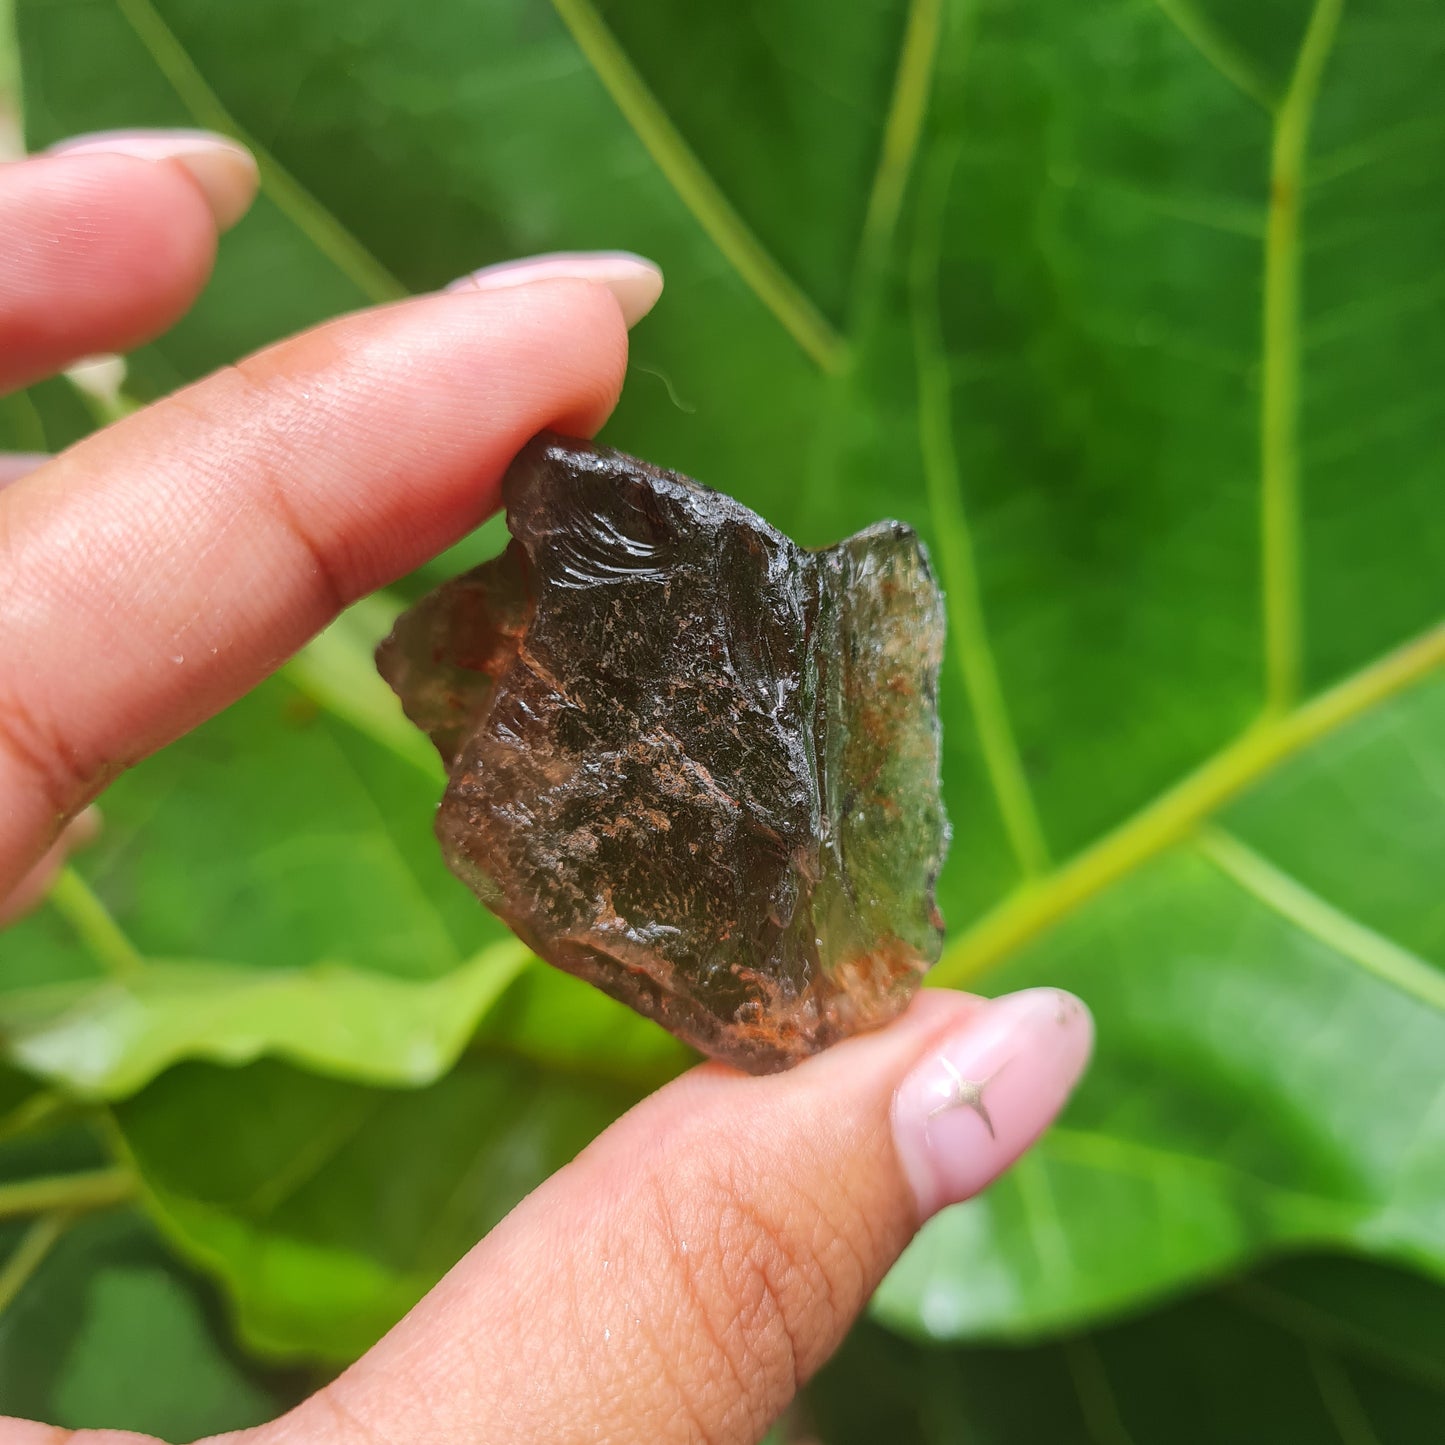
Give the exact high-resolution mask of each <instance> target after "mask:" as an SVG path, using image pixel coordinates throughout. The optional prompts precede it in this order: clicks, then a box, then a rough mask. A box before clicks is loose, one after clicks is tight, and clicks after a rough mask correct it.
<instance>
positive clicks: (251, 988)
mask: <svg viewBox="0 0 1445 1445" xmlns="http://www.w3.org/2000/svg"><path fill="white" fill-rule="evenodd" d="M526 963H527V953H526V951H525V950H524V949H523V948H522V946H521V945H520V944H506V943H501V944H496V945H494V946H493V947H492V948H490V949H487V950H485V951H484V952H483V953H481V954H480V955H479V956H478V957H477V958H475V959H473V960H471V961H470V962H468V963H465V964H463V965H462V966H461V967H459V968H456V969H454V970H452V972H451V973H448V974H445V975H443V976H442V977H441V978H438V979H435V980H431V981H427V982H415V981H411V980H403V979H395V978H388V977H387V976H386V975H384V974H374V973H363V972H361V971H359V970H357V969H352V968H347V967H346V966H344V965H341V964H331V963H320V964H316V965H314V966H313V967H311V968H306V969H294V970H286V971H276V970H258V969H247V968H238V967H236V966H235V965H227V964H205V963H180V962H175V963H159V962H157V963H148V964H145V965H144V966H143V967H142V968H141V969H140V970H139V971H138V973H137V974H136V976H135V977H134V978H133V979H124V980H122V979H116V980H104V981H99V982H90V981H88V980H87V981H83V982H79V981H78V982H72V983H64V984H53V985H50V986H48V987H41V988H33V989H28V990H23V991H15V992H12V993H10V994H6V995H0V1031H3V1033H4V1036H5V1049H6V1053H7V1055H8V1057H9V1058H10V1060H11V1061H12V1062H13V1063H14V1064H16V1065H17V1066H19V1067H20V1068H23V1069H26V1070H28V1071H29V1072H30V1073H31V1074H33V1075H34V1076H35V1077H37V1078H42V1079H47V1080H50V1081H53V1082H55V1083H57V1084H63V1085H64V1086H65V1087H66V1088H67V1089H68V1090H69V1091H71V1092H72V1093H75V1094H78V1095H80V1096H82V1097H93V1098H123V1097H125V1096H126V1095H128V1094H131V1093H134V1092H135V1091H136V1090H137V1089H138V1088H140V1087H142V1086H143V1085H144V1084H146V1083H147V1082H149V1081H150V1080H151V1079H152V1078H154V1077H155V1076H156V1075H157V1074H159V1073H160V1072H161V1071H162V1070H163V1069H166V1068H168V1067H169V1066H170V1065H171V1064H173V1063H175V1062H176V1061H177V1060H180V1059H187V1058H204V1059H214V1060H216V1061H218V1062H221V1063H228V1064H240V1063H247V1062H249V1061H251V1060H252V1059H255V1058H258V1057H260V1056H261V1055H262V1054H276V1055H279V1056H281V1057H284V1058H287V1059H291V1060H293V1061H295V1062H296V1063H299V1064H303V1065H306V1066H307V1067H309V1068H312V1069H315V1070H317V1071H318V1072H321V1073H330V1074H341V1075H344V1076H347V1077H350V1078H356V1079H367V1080H370V1081H371V1082H373V1083H378V1084H393V1085H397V1084H426V1083H430V1082H431V1081H432V1080H433V1079H436V1078H438V1077H439V1076H440V1075H441V1074H442V1073H444V1072H445V1071H446V1070H447V1069H449V1068H450V1067H451V1066H452V1064H453V1063H455V1062H456V1059H457V1056H458V1055H459V1054H460V1053H461V1051H462V1049H463V1047H464V1046H465V1045H466V1042H467V1039H468V1038H469V1037H470V1036H471V1033H472V1031H473V1030H474V1029H475V1027H476V1024H477V1020H478V1019H480V1018H481V1016H482V1015H483V1014H484V1013H485V1012H486V1010H487V1009H488V1008H489V1007H490V1006H491V1005H492V1003H493V1002H494V1001H495V1000H496V999H497V998H498V997H499V996H500V995H501V993H502V992H503V990H504V989H506V988H507V986H508V985H509V984H510V983H511V982H512V981H513V980H514V979H515V978H516V977H517V975H518V973H519V972H520V971H521V970H522V969H523V968H524V967H525V966H526Z"/></svg>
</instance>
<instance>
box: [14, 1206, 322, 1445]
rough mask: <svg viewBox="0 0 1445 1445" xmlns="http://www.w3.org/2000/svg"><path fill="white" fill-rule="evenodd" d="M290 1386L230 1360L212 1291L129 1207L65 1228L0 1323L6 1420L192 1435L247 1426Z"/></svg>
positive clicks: (297, 1389) (296, 1385) (275, 1409)
mask: <svg viewBox="0 0 1445 1445" xmlns="http://www.w3.org/2000/svg"><path fill="white" fill-rule="evenodd" d="M8 1232H10V1233H17V1237H18V1238H20V1239H23V1238H24V1235H23V1234H19V1233H18V1232H17V1231H8ZM12 1257H13V1255H12ZM301 1386H302V1382H300V1381H299V1380H292V1379H290V1378H287V1377H283V1376H280V1375H277V1374H276V1373H275V1372H263V1371H261V1370H258V1369H257V1368H256V1366H255V1365H254V1364H252V1363H250V1362H248V1361H246V1360H245V1359H244V1358H243V1357H242V1356H241V1355H240V1352H239V1351H238V1350H237V1348H236V1346H235V1345H234V1343H233V1342H232V1341H231V1340H230V1338H229V1336H228V1330H227V1327H226V1324H225V1321H224V1318H223V1316H222V1311H221V1308H220V1304H219V1301H218V1300H217V1299H216V1298H215V1290H214V1286H212V1285H209V1284H208V1282H207V1281H205V1280H203V1279H201V1278H198V1277H197V1276H195V1275H194V1274H191V1273H190V1272H189V1271H187V1270H185V1269H183V1268H182V1267H181V1266H179V1265H178V1264H177V1263H176V1261H175V1259H174V1257H173V1256H172V1255H170V1254H169V1253H168V1251H167V1250H166V1249H165V1246H164V1243H163V1241H161V1240H160V1239H158V1238H157V1236H156V1234H155V1231H154V1229H153V1228H152V1227H151V1226H150V1225H149V1224H147V1223H146V1222H145V1221H144V1220H142V1219H141V1217H140V1216H139V1215H137V1214H136V1213H135V1212H134V1211H129V1212H127V1213H125V1214H120V1215H102V1216H97V1217H95V1218H91V1219H86V1220H83V1221H81V1222H80V1223H78V1224H76V1225H75V1226H73V1227H72V1228H71V1229H70V1230H69V1231H68V1232H67V1233H65V1234H64V1235H63V1236H62V1237H61V1238H60V1239H59V1240H58V1241H57V1242H56V1243H55V1245H54V1247H53V1248H52V1250H51V1251H50V1253H49V1255H48V1256H47V1258H46V1259H45V1260H44V1262H43V1263H42V1264H41V1265H40V1266H39V1268H38V1269H37V1270H36V1272H35V1274H34V1275H32V1276H31V1278H30V1279H29V1280H28V1282H27V1283H26V1285H25V1287H24V1288H23V1289H22V1290H21V1291H20V1293H19V1294H18V1295H17V1296H16V1297H15V1299H14V1300H13V1301H12V1302H10V1304H9V1306H8V1308H7V1309H6V1310H5V1312H4V1314H3V1316H0V1412H3V1413H4V1414H6V1415H19V1416H23V1417H26V1418H29V1419H34V1420H44V1421H46V1422H47V1423H48V1424H53V1425H60V1426H63V1427H65V1428H67V1429H71V1430H79V1429H86V1428H106V1429H121V1430H138V1431H144V1432H147V1433H149V1434H154V1435H157V1436H159V1437H160V1438H161V1439H164V1440H193V1439H195V1438H197V1437H198V1436H201V1435H210V1434H214V1433H219V1432H221V1431H224V1430H241V1429H245V1428H246V1427H247V1426H251V1425H259V1424H260V1423H261V1422H262V1421H264V1420H269V1419H271V1418H272V1417H273V1416H275V1415H278V1414H280V1413H281V1412H282V1411H283V1410H284V1409H285V1408H286V1407H287V1406H288V1405H291V1404H293V1403H295V1401H296V1399H297V1398H298V1397H299V1395H300V1394H301V1393H304V1391H303V1389H302V1387H301Z"/></svg>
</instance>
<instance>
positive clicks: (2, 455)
mask: <svg viewBox="0 0 1445 1445" xmlns="http://www.w3.org/2000/svg"><path fill="white" fill-rule="evenodd" d="M49 460H50V458H49V457H48V456H46V454H45V453H44V452H0V488H4V487H8V486H9V485H10V483H11V482H18V481H19V480H20V478H21V477H28V476H29V475H30V473H31V472H33V471H37V470H39V468H41V467H43V466H44V465H45V463H46V462H48V461H49Z"/></svg>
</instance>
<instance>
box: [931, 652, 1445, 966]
mask: <svg viewBox="0 0 1445 1445" xmlns="http://www.w3.org/2000/svg"><path fill="white" fill-rule="evenodd" d="M1441 666H1445V624H1442V625H1440V626H1437V627H1435V628H1433V629H1432V630H1431V631H1429V632H1426V633H1425V634H1423V635H1422V636H1420V637H1417V638H1415V639H1414V640H1413V641H1412V642H1408V643H1406V644H1405V645H1404V646H1403V647H1401V648H1398V649H1397V650H1396V651H1394V652H1392V653H1389V654H1388V655H1387V656H1385V657H1383V658H1381V659H1380V661H1379V662H1376V663H1374V664H1373V665H1372V666H1370V667H1367V668H1365V669H1364V670H1363V671H1360V672H1357V673H1355V674H1354V675H1353V676H1352V677H1349V678H1346V679H1345V681H1344V682H1342V683H1340V684H1339V685H1338V686H1336V687H1333V688H1331V689H1330V690H1329V691H1328V692H1324V693H1321V694H1320V695H1319V696H1318V697H1315V698H1312V699H1311V700H1310V701H1309V702H1307V703H1305V704H1304V705H1303V706H1302V707H1299V708H1296V709H1295V711H1293V712H1291V713H1286V714H1285V715H1284V716H1282V717H1278V718H1275V719H1272V720H1270V721H1267V722H1263V723H1260V724H1259V725H1258V726H1256V727H1254V728H1252V729H1251V730H1250V731H1249V732H1247V733H1245V734H1244V735H1243V736H1242V737H1240V738H1239V739H1238V740H1237V741H1236V742H1234V743H1232V744H1231V745H1230V746H1229V747H1227V748H1225V749H1223V750H1222V751H1221V752H1219V753H1216V754H1215V756H1214V757H1212V758H1211V759H1210V760H1209V761H1208V762H1207V763H1205V764H1204V765H1203V766H1202V767H1201V768H1199V769H1198V770H1197V771H1195V772H1193V773H1191V774H1190V775H1189V776H1188V777H1186V778H1185V779H1183V781H1181V782H1179V783H1178V784H1176V785H1175V786H1174V787H1173V788H1171V789H1169V790H1168V791H1167V792H1166V793H1163V794H1162V795H1161V796H1159V797H1158V798H1156V799H1155V800H1154V801H1153V802H1152V803H1150V804H1148V805H1147V806H1145V807H1144V808H1142V809H1140V811H1139V812H1137V813H1135V814H1134V816H1133V817H1132V818H1131V819H1129V821H1128V822H1127V823H1124V824H1123V825H1121V826H1120V827H1119V828H1116V829H1115V830H1114V831H1113V832H1112V833H1108V834H1106V835H1105V836H1104V837H1102V838H1101V839H1099V841H1098V842H1097V843H1095V844H1093V845H1092V846H1091V847H1089V848H1086V849H1085V850H1084V851H1083V852H1082V853H1078V854H1076V855H1075V856H1074V857H1073V858H1071V859H1070V860H1069V861H1068V862H1067V863H1064V864H1063V865H1061V866H1060V867H1058V868H1056V869H1055V870H1054V872H1053V873H1052V874H1050V875H1049V876H1048V877H1047V878H1045V879H1043V880H1041V881H1040V882H1038V883H1035V884H1032V885H1025V886H1024V887H1023V888H1020V889H1019V890H1018V891H1017V892H1016V893H1014V894H1013V895H1012V896H1011V897H1009V898H1006V899H1005V900H1004V901H1003V902H1002V903H1000V904H999V905H998V907H996V908H995V909H993V910H992V911H991V912H989V913H987V914H985V915H984V916H983V918H981V919H980V920H979V921H978V922H977V923H976V924H974V926H973V927H972V928H970V929H969V930H968V932H967V933H965V934H964V935H963V936H962V937H961V938H960V939H959V940H958V942H957V943H955V944H954V945H953V946H952V947H951V948H950V949H949V950H948V951H947V952H946V953H945V954H944V956H943V961H942V962H941V963H940V964H939V965H938V967H937V968H936V969H935V970H934V982H936V983H939V984H945V985H951V986H954V987H960V986H962V985H963V984H964V983H966V982H969V981H971V980H974V979H976V978H977V977H978V976H979V975H980V974H982V973H984V972H986V971H987V970H988V969H990V968H992V967H993V966H994V965H995V964H997V963H999V962H1001V961H1002V960H1003V959H1005V958H1007V957H1008V956H1009V955H1010V954H1012V953H1013V952H1014V951H1015V950H1016V949H1018V948H1021V947H1022V946H1023V945H1024V944H1026V943H1028V942H1030V941H1031V940H1032V939H1034V938H1036V937H1038V935H1039V934H1041V933H1043V932H1045V931H1046V930H1047V929H1049V928H1051V927H1052V926H1053V925H1054V924H1056V923H1058V922H1059V921H1060V920H1062V919H1064V918H1066V917H1068V915H1069V914H1071V913H1073V912H1074V911H1075V910H1076V909H1078V908H1080V907H1082V906H1083V905H1084V904H1085V903H1087V902H1088V901H1089V900H1090V899H1091V898H1093V897H1095V896H1096V895H1097V894H1098V893H1100V892H1101V891H1102V890H1103V889H1105V888H1106V887H1108V886H1109V885H1110V884H1112V883H1115V882H1117V881H1118V880H1119V879H1120V878H1123V877H1124V876H1126V875H1127V874H1129V873H1131V872H1133V871H1134V870H1135V869H1136V868H1138V867H1140V866H1142V865H1143V864H1144V863H1147V862H1148V861H1149V860H1150V859H1151V858H1154V857H1156V856H1157V855H1158V854H1160V853H1162V852H1163V851H1164V850H1165V849H1166V848H1168V847H1170V846H1172V845H1173V844H1175V843H1177V842H1179V841H1180V840H1181V839H1183V838H1185V837H1187V836H1188V835H1189V834H1190V833H1192V832H1193V831H1194V830H1195V829H1196V828H1197V827H1198V826H1199V824H1200V823H1202V822H1203V821H1204V820H1205V819H1206V818H1208V817H1209V816H1210V815H1211V814H1213V813H1215V812H1216V811H1218V809H1220V808H1221V807H1223V806H1224V804H1226V803H1227V802H1229V801H1230V800H1231V799H1232V798H1234V797H1236V796H1238V794H1240V793H1242V792H1243V791H1244V790H1245V789H1246V788H1248V787H1250V786H1251V785H1253V784H1254V783H1257V782H1258V781H1259V780H1260V779H1261V778H1263V777H1264V776H1265V775H1266V774H1267V773H1269V772H1270V771H1271V770H1272V769H1274V768H1276V767H1278V766H1279V765H1280V764H1281V763H1283V762H1285V761H1287V760H1288V759H1289V758H1291V757H1293V756H1294V755H1295V754H1296V753H1298V752H1299V751H1300V750H1301V749H1302V748H1305V747H1307V746H1308V745H1309V744H1310V743H1313V742H1316V741H1318V740H1319V739H1320V738H1323V737H1325V736H1327V735H1328V734H1329V733H1331V732H1333V731H1335V729H1337V728H1339V727H1341V726H1342V725H1343V724H1345V723H1347V722H1349V721H1351V720H1352V719H1353V718H1356V717H1358V716H1359V715H1360V714H1361V713H1363V712H1365V711H1366V710H1368V709H1369V708H1372V707H1374V706H1376V705H1377V704H1379V703H1381V702H1383V701H1384V700H1385V699H1386V698H1389V697H1392V696H1394V694H1396V693H1397V692H1400V691H1402V690H1403V689H1404V688H1406V687H1408V686H1410V685H1411V684H1412V683H1415V682H1418V681H1420V679H1422V678H1424V677H1426V676H1428V675H1429V674H1430V673H1431V672H1433V671H1434V670H1435V669H1437V668H1439V667H1441Z"/></svg>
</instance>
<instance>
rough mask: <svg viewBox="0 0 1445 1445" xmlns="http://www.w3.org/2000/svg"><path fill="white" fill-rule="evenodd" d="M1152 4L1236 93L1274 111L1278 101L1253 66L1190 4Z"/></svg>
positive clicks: (1159, 0)
mask: <svg viewBox="0 0 1445 1445" xmlns="http://www.w3.org/2000/svg"><path fill="white" fill-rule="evenodd" d="M1154 3H1155V4H1156V5H1157V6H1158V7H1159V9H1160V10H1161V11H1162V12H1163V13H1164V15H1165V16H1166V18H1167V19H1168V20H1169V21H1170V22H1171V23H1172V24H1173V25H1174V28H1175V29H1176V30H1178V31H1179V33H1180V34H1181V35H1182V36H1183V37H1184V38H1185V39H1186V40H1187V41H1188V42H1189V43H1190V44H1191V45H1192V46H1193V47H1194V48H1195V50H1197V51H1198V52H1199V54H1200V56H1201V57H1202V58H1203V59H1204V60H1206V61H1208V63H1209V65H1210V66H1211V67H1212V68H1213V69H1214V70H1216V71H1217V72H1218V73H1219V74H1220V75H1222V76H1223V77H1224V78H1225V80H1227V81H1228V82H1229V83H1230V84H1231V85H1232V86H1234V88H1235V89H1236V90H1238V91H1239V92H1240V93H1241V94H1242V95H1247V96H1248V97H1249V98H1250V99H1251V100H1252V101H1254V102H1255V104H1257V105H1259V106H1261V107H1262V108H1263V109H1265V110H1267V111H1273V110H1274V108H1275V106H1276V105H1277V104H1278V103H1279V100H1278V97H1277V96H1276V95H1275V93H1274V89H1273V87H1272V86H1271V85H1270V84H1269V82H1268V81H1267V80H1266V79H1265V77H1264V76H1263V75H1262V74H1261V73H1260V71H1259V69H1258V68H1257V67H1256V66H1255V64H1254V62H1253V61H1252V60H1250V58H1249V57H1248V56H1247V55H1246V54H1245V53H1244V52H1243V51H1242V50H1240V49H1239V48H1238V47H1237V46H1236V45H1235V44H1234V43H1233V42H1232V41H1231V40H1230V39H1229V38H1228V37H1227V36H1225V35H1223V34H1222V33H1221V32H1220V31H1219V29H1218V28H1217V27H1216V26H1215V25H1214V24H1213V22H1212V21H1210V20H1208V19H1206V17H1205V16H1204V15H1202V14H1201V13H1200V12H1199V10H1198V8H1197V7H1196V6H1195V4H1194V3H1193V0H1154Z"/></svg>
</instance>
